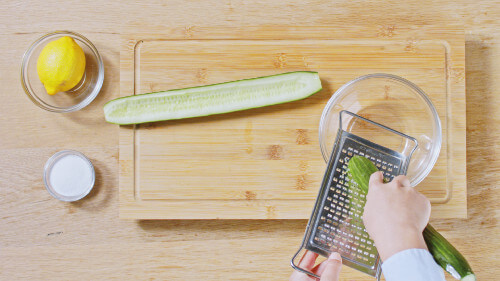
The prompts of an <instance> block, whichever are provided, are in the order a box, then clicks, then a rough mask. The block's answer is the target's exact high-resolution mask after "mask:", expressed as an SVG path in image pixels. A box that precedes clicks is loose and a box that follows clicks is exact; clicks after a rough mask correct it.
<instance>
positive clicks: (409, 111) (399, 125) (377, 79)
mask: <svg viewBox="0 0 500 281" xmlns="http://www.w3.org/2000/svg"><path fill="white" fill-rule="evenodd" d="M342 110H347V111H350V112H352V113H355V114H357V115H360V116H362V117H364V118H367V119H369V120H371V121H374V122H377V123H379V124H382V125H385V126H387V127H389V128H391V129H394V130H396V131H399V132H401V133H403V134H406V135H408V136H411V137H413V138H415V139H416V140H417V143H418V147H417V149H416V150H415V152H414V153H413V155H412V157H411V159H410V164H409V166H408V170H407V176H408V178H409V179H410V182H411V185H412V186H416V185H417V184H418V183H420V182H421V181H422V180H423V179H424V178H425V177H426V176H427V175H428V174H429V173H430V171H431V170H432V168H433V167H434V164H435V163H436V161H437V159H438V156H439V152H440V150H441V138H442V135H441V121H440V120H439V116H438V114H437V111H436V109H435V108H434V105H433V104H432V102H431V100H430V99H429V97H427V95H426V94H425V93H424V91H422V90H421V89H420V88H419V87H418V86H416V85H415V84H413V83H412V82H410V81H408V80H406V79H404V78H401V77H399V76H396V75H392V74H384V73H377V74H369V75H364V76H361V77H359V78H356V79H354V80H352V81H350V82H348V83H346V84H345V85H343V86H342V87H340V88H339V89H338V90H337V91H336V92H335V93H334V94H333V95H332V97H331V98H330V100H329V101H328V103H327V105H326V106H325V109H324V110H323V114H322V116H321V121H320V124H319V143H320V147H321V153H322V154H323V158H324V159H325V161H326V162H328V160H329V158H330V155H331V153H332V150H333V144H334V142H335V137H336V136H337V131H338V128H339V113H340V112H341V111H342ZM348 131H349V132H350V133H353V134H357V133H358V135H360V136H361V135H369V136H370V137H369V138H370V139H369V140H370V141H373V142H375V143H377V144H379V145H383V146H386V145H388V143H387V141H388V140H387V139H386V138H384V137H383V136H379V135H378V134H377V133H376V132H369V131H368V132H367V128H366V127H364V126H362V125H360V124H348Z"/></svg>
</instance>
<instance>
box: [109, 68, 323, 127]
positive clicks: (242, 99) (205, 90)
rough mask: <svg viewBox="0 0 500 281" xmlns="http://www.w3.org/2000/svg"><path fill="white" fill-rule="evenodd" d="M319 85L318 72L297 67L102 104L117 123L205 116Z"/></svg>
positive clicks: (302, 93)
mask: <svg viewBox="0 0 500 281" xmlns="http://www.w3.org/2000/svg"><path fill="white" fill-rule="evenodd" d="M321 89H322V87H321V80H320V79H319V75H318V73H317V72H310V71H297V72H289V73H283V74H278V75H272V76H264V77H258V78H253V79H245V80H237V81H232V82H226V83H221V84H213V85H208V86H200V87H194V88H185V89H177V90H169V91H164V92H156V93H149V94H143V95H136V96H128V97H122V98H118V99H115V100H112V101H109V102H108V103H106V104H105V105H104V116H105V118H106V121H107V122H110V123H115V124H120V125H126V124H139V123H146V122H154V121H162V120H170V119H181V118H189V117H197V116H206V115H212V114H219V113H226V112H232V111H238V110H245V109H250V108H256V107H262V106H266V105H273V104H278V103H285V102H290V101H294V100H299V99H303V98H306V97H308V96H310V95H312V94H314V93H316V92H318V91H320V90H321Z"/></svg>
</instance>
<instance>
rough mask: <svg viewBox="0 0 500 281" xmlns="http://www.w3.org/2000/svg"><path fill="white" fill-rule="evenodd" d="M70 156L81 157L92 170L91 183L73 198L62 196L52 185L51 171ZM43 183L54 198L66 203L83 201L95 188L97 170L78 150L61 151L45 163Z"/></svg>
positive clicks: (72, 196)
mask: <svg viewBox="0 0 500 281" xmlns="http://www.w3.org/2000/svg"><path fill="white" fill-rule="evenodd" d="M68 155H73V156H76V157H79V158H80V159H82V160H83V162H85V163H86V164H88V168H89V169H90V175H91V181H90V183H89V185H88V186H87V187H86V188H84V189H82V190H81V192H79V193H78V194H74V195H71V196H68V195H64V194H61V193H59V192H58V191H57V189H56V188H54V186H52V184H51V182H52V181H51V178H50V177H51V171H52V168H53V167H54V165H55V164H56V163H57V162H58V161H59V160H61V159H62V158H63V157H65V156H68ZM72 172H73V173H75V172H76V173H78V172H80V171H72ZM43 182H44V184H45V188H46V189H47V191H48V192H49V193H50V195H52V197H54V198H56V199H59V200H61V201H66V202H73V201H77V200H80V199H82V198H83V197H85V196H87V195H88V194H89V193H90V191H91V190H92V188H93V187H94V183H95V169H94V165H92V162H91V161H90V160H89V159H88V158H87V157H86V156H85V155H83V153H81V152H78V151H76V150H69V149H68V150H61V151H59V152H56V153H55V154H54V155H52V156H51V157H50V158H49V160H47V162H46V163H45V167H44V171H43Z"/></svg>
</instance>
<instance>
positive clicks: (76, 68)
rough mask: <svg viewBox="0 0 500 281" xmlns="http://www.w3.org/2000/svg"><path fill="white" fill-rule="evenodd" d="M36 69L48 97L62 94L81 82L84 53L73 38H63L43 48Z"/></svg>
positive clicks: (83, 70) (83, 68) (83, 69)
mask: <svg viewBox="0 0 500 281" xmlns="http://www.w3.org/2000/svg"><path fill="white" fill-rule="evenodd" d="M36 68H37V72H38V77H39V78H40V81H41V82H42V83H43V85H44V86H45V90H47V93H48V94H49V95H53V94H56V93H58V92H64V91H67V90H69V89H71V88H73V87H75V86H76V85H77V84H78V82H80V80H82V77H83V74H84V72H85V53H84V52H83V50H82V48H81V47H80V46H79V45H78V44H77V43H76V42H75V40H73V38H71V37H68V36H65V37H62V38H59V39H57V40H54V41H52V42H50V43H48V44H47V45H46V46H45V47H44V48H43V50H42V52H41V53H40V56H39V57H38V61H37V65H36Z"/></svg>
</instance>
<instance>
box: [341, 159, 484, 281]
mask: <svg viewBox="0 0 500 281" xmlns="http://www.w3.org/2000/svg"><path fill="white" fill-rule="evenodd" d="M348 170H349V174H350V177H351V179H353V180H354V181H355V182H356V183H357V184H358V186H359V187H360V189H361V190H363V192H365V193H367V192H368V187H369V185H368V183H369V182H370V176H371V175H372V174H373V173H375V172H377V171H378V169H377V167H376V166H375V165H374V164H373V163H372V162H371V161H370V160H368V159H367V158H365V157H361V156H353V157H352V158H351V160H349V164H348ZM423 236H424V240H425V243H426V244H427V248H428V249H429V252H430V253H431V254H432V256H433V257H434V260H435V261H436V262H437V264H439V266H441V267H442V268H443V269H444V270H445V271H447V272H448V273H450V274H451V275H452V276H453V277H454V278H456V279H458V280H462V281H475V280H476V275H475V274H474V272H472V269H471V267H470V265H469V263H468V262H467V260H466V259H465V258H464V256H463V255H462V254H460V252H459V251H458V250H457V249H456V248H455V247H453V245H451V243H450V242H448V240H446V238H444V237H443V236H442V235H441V234H439V232H437V231H436V230H435V229H434V228H433V227H432V226H431V225H430V224H428V225H427V227H426V228H425V229H424V232H423Z"/></svg>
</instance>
